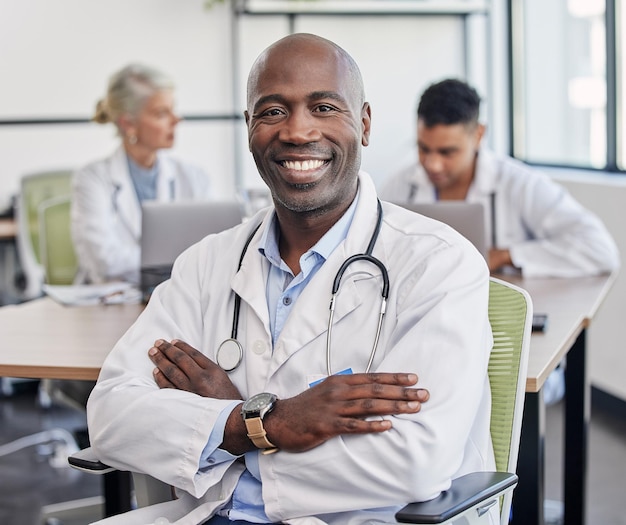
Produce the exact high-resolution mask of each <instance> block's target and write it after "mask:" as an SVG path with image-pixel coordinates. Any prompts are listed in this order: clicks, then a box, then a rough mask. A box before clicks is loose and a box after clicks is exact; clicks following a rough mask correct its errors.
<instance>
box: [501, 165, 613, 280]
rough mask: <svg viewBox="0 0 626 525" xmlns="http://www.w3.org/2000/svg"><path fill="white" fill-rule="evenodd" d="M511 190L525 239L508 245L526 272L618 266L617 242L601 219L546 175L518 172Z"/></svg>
mask: <svg viewBox="0 0 626 525" xmlns="http://www.w3.org/2000/svg"><path fill="white" fill-rule="evenodd" d="M509 191H510V195H509V196H508V198H509V199H510V202H513V203H516V204H514V205H515V206H520V207H521V208H520V210H519V211H520V215H521V217H520V220H521V221H522V222H523V227H524V228H525V229H526V231H527V232H528V239H527V240H525V241H521V242H518V243H515V244H513V245H511V246H509V247H508V248H509V251H510V253H511V259H512V261H513V264H514V265H515V266H517V267H519V268H521V269H522V272H523V274H524V275H525V276H527V277H580V276H585V275H596V274H601V273H606V272H611V271H613V270H616V269H617V268H618V267H619V264H620V258H619V252H618V249H617V246H616V244H615V242H614V240H613V238H612V237H611V235H610V234H609V232H608V231H607V229H606V227H605V226H604V224H603V223H602V221H601V220H600V219H599V218H598V217H597V216H596V215H595V214H593V213H592V212H590V211H589V210H587V209H585V208H584V207H583V206H582V205H581V204H580V203H578V202H577V201H576V200H575V199H574V198H573V197H572V196H571V195H570V194H569V192H568V191H567V190H566V189H565V188H563V187H562V186H560V185H559V184H556V183H555V182H553V181H552V180H551V179H550V178H549V177H548V176H547V175H544V174H541V173H537V172H532V173H530V172H527V173H524V174H520V175H519V176H518V177H517V179H516V180H515V181H514V182H513V183H512V184H511V186H510V188H509ZM511 213H514V212H513V210H511Z"/></svg>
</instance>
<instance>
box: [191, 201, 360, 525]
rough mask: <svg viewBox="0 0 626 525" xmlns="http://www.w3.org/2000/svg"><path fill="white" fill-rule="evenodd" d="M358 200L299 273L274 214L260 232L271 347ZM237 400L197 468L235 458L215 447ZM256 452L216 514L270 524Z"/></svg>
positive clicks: (219, 421) (309, 255)
mask: <svg viewBox="0 0 626 525" xmlns="http://www.w3.org/2000/svg"><path fill="white" fill-rule="evenodd" d="M358 199H359V195H358V193H357V196H356V198H355V199H354V201H353V202H352V204H351V205H350V207H349V208H348V210H347V211H346V213H344V214H343V216H342V217H341V219H339V220H338V221H337V222H336V223H335V224H334V225H333V227H332V228H331V229H330V230H328V231H327V232H326V234H324V236H323V237H322V238H321V239H320V240H319V241H318V242H317V243H316V244H315V246H313V247H312V248H311V249H310V250H308V251H307V252H306V253H304V254H303V255H302V256H301V257H300V273H299V274H298V275H295V276H294V275H293V272H292V271H291V269H290V268H289V267H288V266H287V264H285V262H284V261H283V260H282V258H281V256H280V250H279V241H280V237H279V235H280V233H279V229H278V223H277V219H276V215H274V216H273V217H272V219H271V220H270V221H269V224H268V225H267V228H266V229H265V230H264V231H263V235H262V237H261V239H260V241H259V248H258V250H259V253H260V254H261V255H262V256H264V257H265V258H267V260H268V261H269V262H270V270H269V273H268V276H267V285H266V288H265V296H266V300H267V307H268V311H269V317H270V333H271V335H272V347H273V346H274V344H275V343H276V341H277V340H278V338H279V337H280V333H281V331H282V329H283V326H285V323H286V321H287V318H288V317H289V314H290V313H291V311H292V309H293V306H294V304H295V303H296V301H297V299H298V297H300V294H301V293H302V291H303V290H304V288H305V287H306V285H307V284H308V283H309V282H310V281H311V279H313V276H314V275H315V274H316V273H317V271H318V270H319V269H320V268H321V267H322V264H324V262H325V261H326V260H327V259H328V257H329V256H330V254H331V253H332V252H333V251H334V250H335V249H336V248H337V246H339V244H341V242H342V241H343V240H344V239H345V238H346V237H347V235H348V230H349V229H350V225H351V224H352V219H353V218H354V213H355V210H356V205H357V202H358ZM329 293H330V290H329ZM240 402H241V401H233V403H232V404H231V405H229V406H228V407H226V408H225V409H224V410H223V411H222V412H221V414H220V415H219V417H218V419H217V421H216V423H215V425H214V427H213V431H212V432H211V435H210V437H209V442H208V443H207V446H206V447H205V449H204V451H203V453H202V457H201V459H200V470H203V469H207V468H210V467H211V466H213V465H216V464H218V463H222V462H224V461H232V460H234V459H236V456H233V455H232V454H230V453H229V452H226V451H225V450H222V449H220V448H218V447H219V445H220V444H221V443H222V441H223V440H224V428H225V426H226V420H227V419H228V416H229V415H230V413H231V412H232V410H233V408H234V407H235V406H236V405H237V404H239V403H240ZM258 454H259V451H258V450H254V451H252V452H248V453H246V454H245V461H246V470H245V471H244V473H243V474H242V475H241V477H240V478H239V481H238V483H237V486H236V487H235V492H234V493H233V497H232V499H231V502H230V506H227V507H225V508H224V509H222V511H220V512H219V513H218V514H220V515H224V516H228V518H229V519H230V520H245V521H249V522H252V523H270V519H269V518H268V517H267V515H266V514H265V504H264V503H263V495H262V489H261V473H260V470H259V459H258Z"/></svg>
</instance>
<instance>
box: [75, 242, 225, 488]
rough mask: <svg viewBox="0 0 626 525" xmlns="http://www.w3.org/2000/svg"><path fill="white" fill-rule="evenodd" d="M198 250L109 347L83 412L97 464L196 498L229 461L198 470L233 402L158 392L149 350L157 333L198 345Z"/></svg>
mask: <svg viewBox="0 0 626 525" xmlns="http://www.w3.org/2000/svg"><path fill="white" fill-rule="evenodd" d="M197 252H198V250H197V249H195V248H192V249H190V250H188V251H186V252H184V253H183V254H182V255H181V256H180V257H179V258H178V259H177V261H176V263H175V265H174V268H173V271H172V274H173V278H172V279H170V280H169V281H166V282H165V283H162V284H161V285H160V286H158V287H157V288H156V290H155V291H154V293H153V295H152V297H151V299H150V302H149V304H148V305H147V307H146V309H145V310H144V312H143V313H142V315H141V316H140V317H139V318H138V320H137V321H136V322H135V324H134V325H133V326H132V327H131V328H130V329H129V330H128V332H127V333H126V334H125V335H124V336H123V337H122V338H121V339H120V341H119V342H118V343H117V344H116V346H115V347H114V348H113V350H112V352H111V353H110V354H109V356H108V357H107V359H106V361H105V363H104V365H103V367H102V370H101V372H100V376H99V378H98V382H97V384H96V386H95V388H94V389H93V391H92V394H91V396H90V399H89V402H88V405H87V417H88V427H89V435H90V441H91V444H92V447H93V448H94V450H95V451H96V453H97V454H98V457H99V458H100V459H101V461H103V462H104V463H107V464H109V465H111V466H113V467H116V468H119V469H123V470H130V471H133V472H143V473H147V474H149V475H151V476H153V477H155V478H157V479H160V480H162V481H164V482H165V483H168V484H170V485H173V486H175V487H177V488H180V489H183V490H185V491H187V492H189V493H190V494H192V495H193V496H195V497H200V496H202V495H203V494H204V493H206V491H207V490H208V489H209V488H210V487H213V486H215V485H217V484H218V483H219V482H220V481H221V480H222V477H223V475H224V472H225V471H226V470H227V469H228V468H229V467H230V465H231V464H232V462H224V463H220V464H218V465H216V466H215V467H214V468H211V469H206V470H203V471H199V470H198V467H199V462H200V455H201V453H202V451H203V449H204V447H205V446H206V444H207V442H208V439H209V436H210V434H211V431H212V428H213V424H214V423H215V421H216V420H217V418H218V416H219V414H220V412H221V411H222V410H223V409H225V408H226V407H227V406H228V405H229V404H232V400H216V399H210V398H205V397H201V396H198V395H196V394H192V393H190V392H185V391H182V390H175V389H159V387H158V386H157V384H156V382H155V380H154V378H153V375H152V372H153V370H154V365H153V364H152V362H151V361H150V359H149V357H148V353H147V352H148V349H149V348H150V347H151V346H153V345H154V342H155V341H156V339H159V338H161V339H164V340H167V341H170V340H172V339H174V338H178V339H181V340H184V341H186V342H187V343H189V344H190V345H191V346H193V347H194V348H198V349H200V348H202V331H203V319H202V312H201V305H200V300H199V293H200V289H201V284H200V282H199V281H200V277H199V273H202V272H198V271H197V269H198V268H199V267H202V266H204V265H205V264H206V263H205V262H204V260H203V259H202V260H201V259H200V258H199V257H198V255H197ZM182 275H185V276H186V279H183V278H182V277H181V276H182Z"/></svg>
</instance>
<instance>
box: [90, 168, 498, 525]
mask: <svg viewBox="0 0 626 525" xmlns="http://www.w3.org/2000/svg"><path fill="white" fill-rule="evenodd" d="M360 188H361V189H360V197H359V202H358V205H357V209H356V214H355V216H354V219H353V221H352V225H351V227H350V231H349V233H348V236H347V239H346V240H345V241H344V242H342V243H341V244H340V245H339V246H338V248H337V249H336V250H335V251H334V252H333V253H332V254H331V256H330V257H329V259H328V260H327V261H326V262H325V263H324V265H323V266H322V268H321V269H320V270H319V272H318V273H317V274H316V275H315V276H314V277H313V281H312V282H311V283H309V285H308V286H307V287H306V288H305V290H304V291H303V293H302V295H301V296H300V297H299V299H298V301H297V302H296V304H295V306H294V310H293V311H292V313H291V315H290V317H289V318H288V319H287V321H286V324H285V326H284V328H283V330H282V332H281V335H280V337H279V339H278V341H277V342H276V344H275V347H274V348H273V349H272V345H271V340H272V339H271V336H270V332H269V316H268V311H267V303H266V295H265V283H266V279H267V274H268V264H269V263H268V262H267V260H266V259H265V258H264V257H263V256H261V255H260V253H259V251H258V247H257V242H258V239H259V238H260V236H261V233H262V229H263V228H264V225H265V224H266V223H267V221H268V219H269V217H270V216H271V213H272V211H271V210H270V212H269V213H267V212H264V211H261V212H259V214H257V216H255V217H253V218H252V219H250V220H249V221H248V222H246V223H244V224H243V225H241V226H238V227H236V228H234V229H231V230H228V231H226V232H222V233H220V234H217V235H212V236H209V237H207V238H205V239H204V240H203V241H201V242H200V243H198V244H196V245H195V246H193V247H191V248H190V249H188V250H187V251H186V252H184V253H183V254H182V255H181V256H180V257H179V258H178V260H177V262H176V263H175V265H174V269H173V273H172V278H171V280H169V281H166V282H165V283H163V284H161V285H160V286H159V287H158V288H157V289H156V291H155V292H154V294H153V296H152V298H151V300H150V303H149V304H148V306H147V308H146V310H145V311H144V313H143V314H142V315H141V317H140V318H139V319H138V321H137V322H136V323H135V325H134V326H133V327H131V328H130V330H129V331H128V332H127V333H126V334H125V335H124V336H123V338H122V339H121V340H120V341H119V342H118V344H117V345H116V346H115V348H114V349H113V351H112V352H111V354H110V355H109V356H108V358H107V360H106V362H105V363H104V366H103V368H102V371H101V374H100V377H99V380H98V384H97V385H96V387H95V389H94V390H93V393H92V395H91V398H90V400H89V404H88V407H87V413H88V422H89V430H90V437H91V444H92V446H93V447H94V449H95V451H96V452H97V454H98V456H99V457H100V459H101V460H102V461H104V462H105V463H107V464H110V465H113V466H115V467H118V468H122V469H125V470H132V471H141V472H147V473H149V474H150V475H152V476H154V477H157V478H159V479H161V480H163V481H165V482H167V483H169V484H171V485H174V486H176V487H178V488H179V489H180V490H179V493H180V494H181V499H179V500H177V501H175V502H172V503H169V504H166V506H165V507H159V508H156V509H154V508H149V509H148V510H146V511H137V514H135V519H131V518H130V517H129V516H124V517H122V518H119V520H121V521H115V520H113V521H109V520H107V523H125V524H127V523H152V520H154V519H155V518H156V517H158V516H166V517H167V518H168V519H169V520H170V521H171V522H174V521H175V522H176V523H185V524H190V523H194V524H195V523H202V522H203V520H205V519H206V518H207V517H208V516H211V515H212V514H213V513H214V512H215V511H216V509H217V508H218V507H220V506H222V505H223V503H224V502H226V501H228V500H229V498H230V495H231V494H232V491H233V490H234V487H235V484H236V482H237V479H238V477H239V475H240V474H241V471H242V468H243V467H242V465H241V464H240V463H239V462H232V463H221V464H216V465H215V466H213V467H211V468H208V469H205V470H202V471H198V465H199V460H200V455H201V453H202V450H203V448H204V447H205V445H206V443H207V440H208V437H209V435H210V433H211V430H212V428H213V424H214V422H215V420H216V418H217V417H218V415H219V413H220V411H221V410H222V409H224V407H226V406H227V405H228V404H229V403H230V401H228V400H216V399H210V398H204V397H200V396H197V395H195V394H191V393H189V392H184V391H180V390H173V389H163V390H159V389H158V387H157V386H156V384H155V382H154V379H153V376H152V371H153V369H154V365H153V364H152V363H151V361H150V359H149V358H148V355H147V352H148V349H149V348H150V347H151V346H152V345H153V343H154V341H155V340H156V339H158V338H164V339H166V340H171V339H173V338H179V339H182V340H185V341H186V342H188V343H189V344H191V345H192V346H194V347H195V348H198V349H200V350H201V351H202V352H203V353H205V354H206V355H207V356H208V357H209V358H211V359H212V360H214V361H215V360H216V357H215V355H216V350H217V348H218V346H219V344H220V343H221V342H222V341H223V340H224V339H226V338H228V337H230V331H231V326H232V315H233V303H234V293H235V292H236V293H238V294H239V295H240V296H241V298H242V305H241V314H240V320H239V335H238V338H239V340H240V341H241V342H242V343H243V346H244V348H245V353H244V359H243V362H242V363H241V365H240V366H239V368H237V369H236V370H235V371H234V372H232V373H231V375H230V377H231V379H232V381H233V382H234V384H235V385H236V386H237V388H238V389H239V391H240V392H241V394H242V395H243V396H244V397H245V398H247V397H249V396H251V395H252V394H255V393H258V392H264V391H267V392H273V393H275V394H277V395H278V397H279V398H289V397H292V396H295V395H297V394H298V393H300V392H302V391H304V390H305V389H306V388H308V385H309V383H310V382H312V381H314V380H316V379H319V378H320V377H323V376H324V375H325V373H326V353H325V348H326V346H325V343H326V331H327V323H328V306H329V300H330V290H331V288H332V282H333V279H334V277H335V274H336V272H337V270H338V268H339V266H340V265H341V263H342V262H343V261H344V260H345V259H346V258H347V257H349V256H350V255H353V254H356V253H363V252H364V250H365V248H366V246H367V245H368V242H369V240H370V236H371V235H372V232H373V230H374V227H375V224H376V216H377V213H376V202H377V201H376V194H375V189H374V185H373V182H372V180H371V179H370V178H369V176H367V175H365V174H363V173H362V174H361V175H360ZM383 207H384V216H383V224H382V229H381V231H380V236H379V238H378V241H377V242H376V245H375V248H374V252H373V254H374V255H375V256H376V257H378V258H379V259H380V260H381V261H382V262H383V263H384V264H385V265H386V267H387V268H388V271H389V279H390V295H389V302H388V304H387V315H386V318H385V320H384V323H383V329H382V334H381V340H380V344H379V349H378V352H377V354H376V357H375V359H374V363H373V366H372V370H373V371H386V372H398V371H402V372H414V373H416V374H418V376H419V386H421V387H424V388H428V389H429V390H430V394H431V397H430V400H429V401H428V402H427V403H425V404H424V405H423V408H422V410H421V412H419V413H418V414H414V415H402V416H397V417H391V419H392V420H393V429H392V430H390V431H387V432H385V433H382V434H371V435H353V436H342V437H337V438H334V439H331V440H329V441H327V442H326V443H324V444H323V445H321V446H318V447H316V448H314V449H313V450H310V451H307V452H304V453H297V454H296V453H288V452H284V451H280V452H278V453H276V454H272V455H259V456H258V460H259V466H260V472H261V478H262V485H263V499H264V501H265V508H266V512H267V515H268V516H269V517H270V518H271V519H272V520H274V521H276V522H285V523H299V524H313V523H331V524H337V525H339V524H341V525H350V524H352V525H356V524H363V523H386V522H394V520H393V514H394V512H395V511H396V510H397V509H398V508H399V507H400V506H402V504H403V503H407V502H410V501H418V500H427V499H430V498H432V497H434V496H435V495H436V494H438V493H439V492H440V491H441V490H444V489H446V488H447V487H448V485H449V483H450V480H451V479H452V478H455V477H457V476H459V475H462V474H463V473H466V472H468V471H473V470H489V469H493V468H494V463H493V453H492V448H491V438H490V434H489V415H490V391H489V384H488V377H487V362H488V358H489V352H490V349H491V331H490V327H489V323H488V318H487V301H488V269H487V266H486V264H485V261H484V259H483V258H482V257H481V256H480V255H479V253H478V252H477V251H476V250H475V249H474V248H473V246H471V245H470V243H469V242H468V241H467V240H465V239H464V238H462V237H461V236H460V235H459V234H457V233H456V232H455V231H453V230H451V229H450V228H448V227H447V226H445V225H443V224H441V223H437V222H434V221H432V220H430V219H428V218H425V217H417V218H416V216H415V215H414V214H413V213H411V212H408V211H406V210H404V209H402V208H400V207H397V206H394V205H391V204H388V203H384V204H383ZM262 219H263V221H264V225H263V226H261V229H260V230H259V231H258V232H257V233H256V235H255V236H254V239H253V240H252V242H251V244H250V247H249V249H248V251H247V253H246V255H245V258H244V260H243V264H242V266H241V270H240V271H237V265H238V260H239V257H240V254H241V251H242V248H243V246H244V244H245V242H246V239H247V238H248V236H249V235H250V232H252V231H253V229H254V228H255V227H256V226H257V224H258V223H259V222H260V221H261V220H262ZM380 296H381V278H380V271H379V270H378V269H377V268H376V267H375V266H374V265H373V264H369V263H367V262H364V261H359V262H357V263H355V264H353V265H352V266H350V267H349V269H348V270H347V271H346V273H345V274H344V277H343V280H342V285H341V289H340V292H339V294H338V297H337V304H336V311H335V320H334V325H333V326H334V328H333V332H332V354H331V361H332V370H333V371H339V370H344V369H346V368H349V367H351V368H352V369H353V371H354V372H362V371H363V370H364V368H365V366H366V363H367V360H368V357H369V354H370V350H371V347H372V343H373V338H374V334H375V330H376V323H377V318H378V312H379V304H380ZM309 417H312V418H314V417H316V415H315V414H314V413H312V414H310V415H309ZM192 509H195V510H192ZM364 509H365V510H364ZM187 513H190V514H188V515H187ZM176 520H180V521H176Z"/></svg>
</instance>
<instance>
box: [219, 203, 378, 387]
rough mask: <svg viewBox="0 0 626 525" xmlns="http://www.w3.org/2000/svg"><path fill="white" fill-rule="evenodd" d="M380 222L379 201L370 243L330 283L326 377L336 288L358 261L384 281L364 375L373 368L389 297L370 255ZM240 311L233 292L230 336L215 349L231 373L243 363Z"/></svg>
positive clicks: (349, 258)
mask: <svg viewBox="0 0 626 525" xmlns="http://www.w3.org/2000/svg"><path fill="white" fill-rule="evenodd" d="M382 220H383V209H382V204H381V202H380V200H379V201H378V217H377V220H376V227H375V228H374V232H373V233H372V237H371V239H370V242H369V244H368V246H367V249H366V251H365V253H361V254H356V255H352V256H351V257H348V258H347V259H346V260H345V261H344V262H343V264H342V265H341V266H340V267H339V270H338V271H337V274H336V275H335V278H334V280H333V286H332V290H331V298H330V306H329V310H330V312H329V316H328V330H327V332H326V371H327V372H328V375H329V376H330V375H332V367H331V362H330V349H331V340H332V324H333V319H334V314H335V302H336V297H337V293H338V291H339V288H340V287H341V279H342V278H343V275H344V273H345V272H346V270H347V269H348V267H349V266H350V265H351V264H353V263H355V262H357V261H365V262H369V263H371V264H374V265H375V266H377V267H378V268H379V270H380V272H381V276H382V280H383V285H382V289H381V297H382V299H381V306H380V312H379V316H378V323H377V327H376V335H375V337H374V344H373V346H372V350H371V351H370V356H369V359H368V362H367V366H366V368H365V372H366V373H367V372H369V370H370V368H371V366H372V363H373V361H374V357H375V355H376V350H377V348H378V342H379V340H380V334H381V330H382V323H383V319H384V317H385V312H386V310H387V299H388V298H389V273H388V271H387V268H386V267H385V265H384V264H383V263H382V262H381V261H380V260H379V259H377V258H376V257H374V256H373V255H372V252H373V250H374V246H375V244H376V241H377V240H378V235H379V233H380V229H381V227H382ZM260 227H261V224H259V225H257V227H256V228H255V229H254V231H253V232H252V233H251V234H250V235H249V237H248V239H247V240H246V243H245V244H244V246H243V249H242V251H241V255H240V257H239V264H238V266H237V271H239V270H240V269H241V265H242V263H243V259H244V257H245V255H246V253H247V251H248V247H249V246H250V243H251V242H252V239H253V237H254V236H255V234H256V232H257V231H258V229H259V228H260ZM240 310H241V297H240V296H239V294H237V293H235V303H234V306H233V322H232V328H231V336H230V338H229V339H226V340H224V341H223V342H222V343H221V344H220V346H219V348H218V349H217V354H216V359H217V363H218V365H219V366H220V367H221V368H222V369H223V370H224V371H226V372H231V371H233V370H235V369H236V368H237V367H238V366H239V365H240V364H241V361H242V360H243V345H242V344H241V343H240V342H239V340H238V339H237V335H238V334H237V333H238V329H239V314H240ZM226 348H232V351H229V354H228V355H226V354H224V355H225V357H222V352H223V351H224V352H225V351H226V350H225V349H226Z"/></svg>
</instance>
